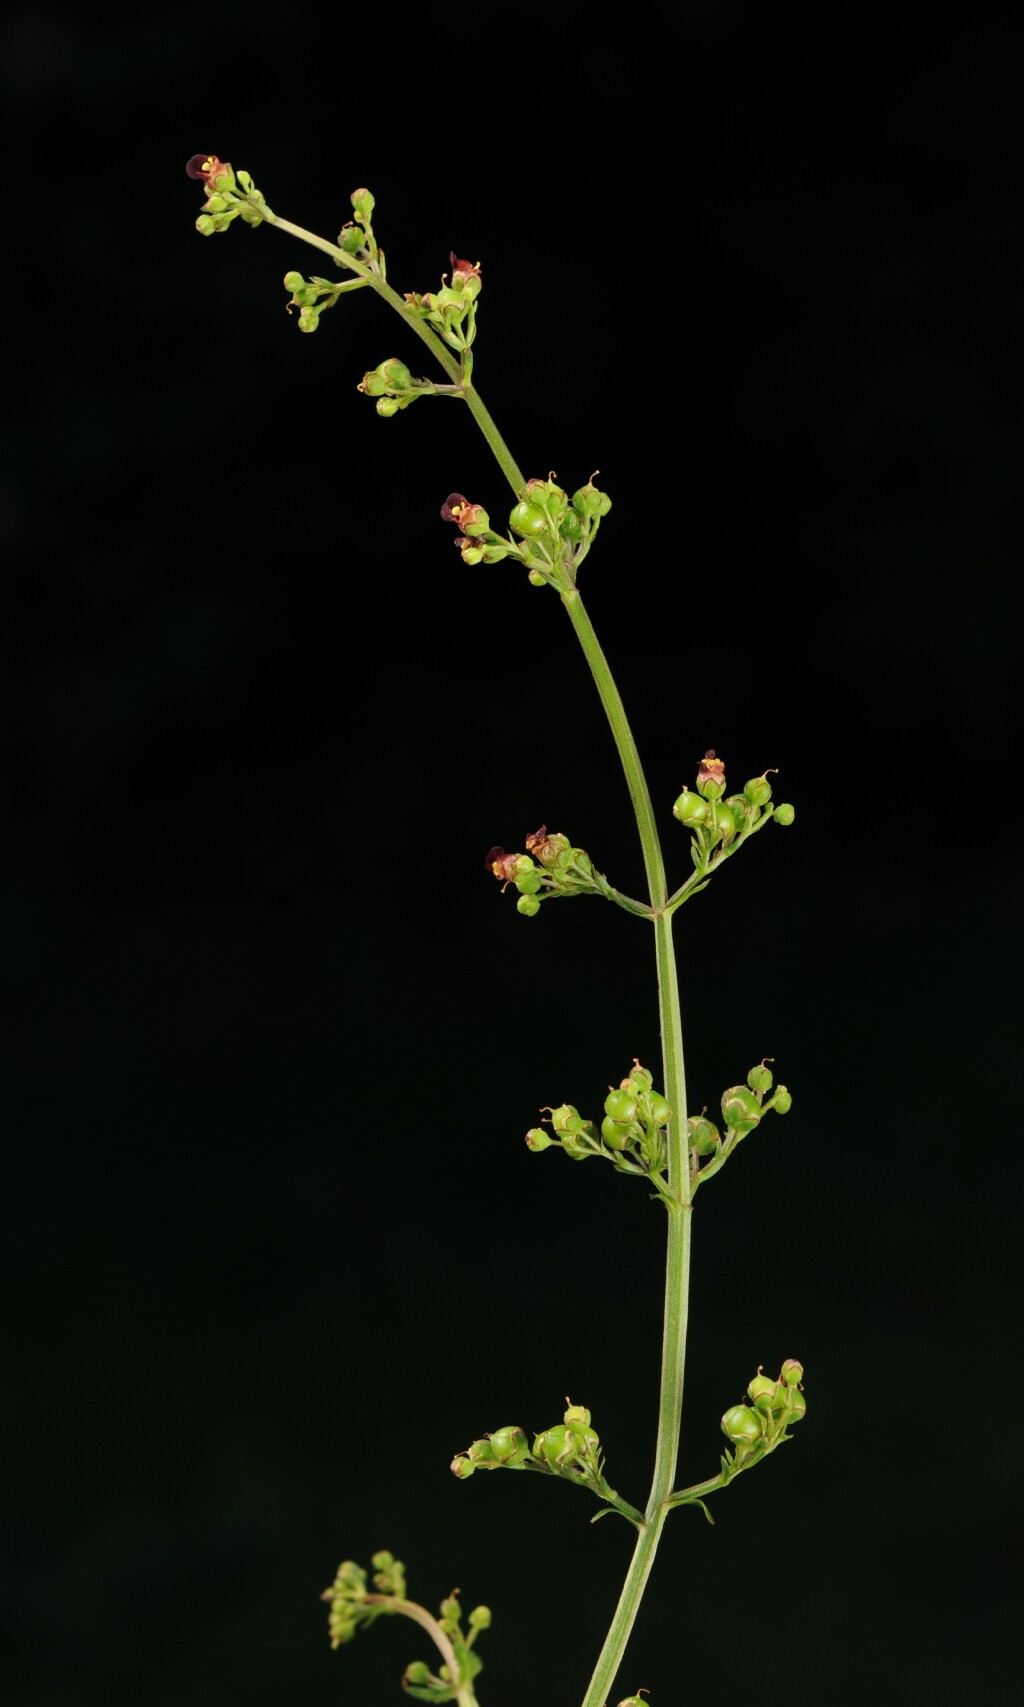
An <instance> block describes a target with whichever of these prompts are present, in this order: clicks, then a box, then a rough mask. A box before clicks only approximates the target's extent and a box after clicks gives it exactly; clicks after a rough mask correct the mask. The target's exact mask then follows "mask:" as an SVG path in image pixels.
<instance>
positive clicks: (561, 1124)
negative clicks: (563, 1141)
mask: <svg viewBox="0 0 1024 1707" xmlns="http://www.w3.org/2000/svg"><path fill="white" fill-rule="evenodd" d="M548 1113H549V1114H550V1116H551V1124H552V1126H553V1127H554V1129H555V1131H556V1132H558V1133H564V1132H578V1131H579V1129H580V1127H581V1126H582V1125H583V1122H582V1120H581V1119H580V1111H579V1109H578V1108H577V1107H576V1106H575V1105H574V1104H573V1103H571V1102H561V1103H559V1105H558V1107H557V1108H549V1109H548Z"/></svg>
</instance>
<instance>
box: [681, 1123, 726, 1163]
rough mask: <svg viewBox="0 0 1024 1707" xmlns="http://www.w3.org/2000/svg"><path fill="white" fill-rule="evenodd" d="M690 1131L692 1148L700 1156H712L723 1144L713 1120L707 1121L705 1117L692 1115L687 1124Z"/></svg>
mask: <svg viewBox="0 0 1024 1707" xmlns="http://www.w3.org/2000/svg"><path fill="white" fill-rule="evenodd" d="M686 1124H687V1126H688V1127H689V1129H690V1148H691V1150H696V1152H697V1154H698V1156H712V1155H714V1153H715V1151H716V1150H717V1149H718V1146H719V1144H720V1143H721V1141H722V1139H721V1134H720V1133H719V1130H718V1127H717V1126H716V1125H715V1123H714V1121H713V1120H705V1119H704V1116H703V1115H691V1117H690V1119H689V1120H688V1121H687V1122H686Z"/></svg>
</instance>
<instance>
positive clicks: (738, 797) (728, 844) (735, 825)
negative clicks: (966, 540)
mask: <svg viewBox="0 0 1024 1707" xmlns="http://www.w3.org/2000/svg"><path fill="white" fill-rule="evenodd" d="M770 774H771V773H770V772H767V771H766V772H765V773H764V774H763V775H761V776H755V777H752V778H751V779H750V781H749V782H748V783H745V784H744V788H743V793H742V794H730V795H727V796H726V797H725V798H724V799H723V795H725V789H726V781H725V762H724V760H722V759H720V758H718V757H717V755H716V753H715V750H714V748H713V747H710V748H709V749H708V751H707V752H706V753H705V754H704V757H703V758H702V759H701V761H700V765H699V766H698V769H697V786H696V791H694V790H692V789H689V788H684V789H683V792H682V794H680V796H679V798H678V799H677V800H676V802H675V804H674V806H673V807H672V816H673V817H674V818H678V820H679V822H680V823H681V824H686V825H687V826H688V827H689V829H690V830H691V832H692V834H693V845H692V847H691V849H690V854H691V858H692V859H693V863H694V865H695V866H696V867H697V870H698V871H700V872H704V871H706V870H707V869H708V864H709V861H710V859H711V856H712V854H713V853H714V852H715V851H716V849H717V850H718V851H719V852H721V851H723V850H726V849H728V850H729V851H732V850H733V849H734V848H737V847H739V845H740V843H741V842H743V841H745V840H746V838H747V836H749V835H751V834H752V832H753V831H754V830H760V829H761V828H762V827H763V826H764V825H765V824H766V823H767V822H768V819H769V818H774V819H775V822H776V823H777V824H792V822H793V819H794V818H795V817H796V813H795V811H794V809H793V807H792V806H789V805H788V804H785V803H783V804H781V805H778V806H776V805H774V804H773V802H772V790H771V784H770V783H769V781H768V777H769V775H770Z"/></svg>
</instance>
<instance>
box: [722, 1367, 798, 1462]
mask: <svg viewBox="0 0 1024 1707" xmlns="http://www.w3.org/2000/svg"><path fill="white" fill-rule="evenodd" d="M803 1378H804V1370H803V1364H802V1363H798V1362H797V1361H796V1358H795V1357H787V1359H786V1361H785V1363H784V1364H783V1365H782V1368H781V1370H780V1371H779V1377H778V1380H776V1381H773V1380H772V1379H771V1377H770V1376H769V1375H762V1373H761V1371H760V1369H759V1370H758V1372H757V1374H756V1375H755V1376H754V1379H753V1381H751V1383H750V1385H749V1386H748V1388H747V1397H748V1399H750V1400H752V1404H750V1405H747V1404H740V1405H733V1406H731V1407H730V1409H729V1410H727V1411H726V1413H725V1415H724V1417H723V1418H722V1433H723V1434H724V1435H725V1437H726V1439H727V1440H729V1441H731V1443H732V1445H733V1448H734V1450H733V1451H732V1452H724V1453H723V1454H722V1486H723V1487H724V1486H725V1484H726V1483H727V1482H730V1481H731V1480H732V1478H733V1477H734V1476H737V1475H739V1472H740V1471H741V1470H749V1469H750V1468H751V1467H752V1466H753V1465H754V1464H757V1463H758V1462H759V1461H760V1460H761V1459H762V1458H766V1457H767V1456H768V1454H769V1452H774V1451H775V1448H776V1447H777V1446H781V1445H782V1442H783V1441H784V1440H786V1439H788V1438H789V1435H788V1431H789V1429H790V1428H791V1427H792V1425H793V1423H797V1422H799V1421H800V1420H801V1418H802V1417H803V1416H804V1415H805V1413H806V1411H807V1401H806V1400H805V1398H804V1395H803V1388H802V1387H801V1385H800V1383H801V1382H802V1381H803Z"/></svg>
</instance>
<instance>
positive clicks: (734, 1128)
mask: <svg viewBox="0 0 1024 1707" xmlns="http://www.w3.org/2000/svg"><path fill="white" fill-rule="evenodd" d="M774 1083H775V1081H774V1076H773V1074H772V1070H771V1068H770V1067H769V1066H768V1064H767V1061H762V1062H761V1063H760V1065H759V1066H757V1067H751V1069H750V1072H749V1073H748V1074H747V1082H746V1084H745V1085H730V1087H729V1089H728V1090H727V1091H723V1092H722V1122H723V1125H724V1126H725V1136H724V1137H723V1135H722V1133H721V1132H720V1131H719V1129H718V1127H717V1126H716V1125H715V1123H714V1121H713V1120H709V1119H708V1118H707V1110H706V1109H705V1110H704V1112H703V1113H702V1114H698V1115H691V1116H690V1119H689V1120H688V1121H687V1127H688V1129H689V1139H688V1143H689V1150H690V1173H691V1175H692V1177H693V1183H694V1189H696V1187H697V1186H698V1185H700V1184H701V1183H702V1182H703V1181H704V1180H705V1179H708V1178H709V1177H710V1176H711V1175H712V1174H716V1173H717V1172H718V1170H719V1168H720V1167H722V1166H723V1165H724V1164H725V1162H727V1161H728V1159H729V1157H730V1156H731V1155H732V1153H733V1151H734V1150H735V1148H736V1146H737V1144H739V1143H741V1142H742V1140H743V1139H744V1138H746V1137H747V1136H748V1134H749V1133H751V1132H753V1131H754V1128H755V1127H756V1126H757V1125H758V1124H759V1122H760V1121H761V1118H762V1116H763V1115H766V1114H768V1113H769V1111H770V1110H774V1112H775V1113H776V1114H788V1113H789V1111H790V1109H791V1108H792V1106H793V1098H792V1095H791V1094H790V1092H789V1090H788V1089H787V1087H786V1086H785V1085H776V1086H775V1093H774V1095H773V1096H771V1097H770V1098H769V1099H768V1101H767V1102H766V1101H765V1098H766V1097H767V1096H768V1092H769V1091H770V1090H771V1088H772V1085H773V1084H774Z"/></svg>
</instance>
